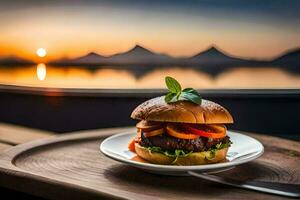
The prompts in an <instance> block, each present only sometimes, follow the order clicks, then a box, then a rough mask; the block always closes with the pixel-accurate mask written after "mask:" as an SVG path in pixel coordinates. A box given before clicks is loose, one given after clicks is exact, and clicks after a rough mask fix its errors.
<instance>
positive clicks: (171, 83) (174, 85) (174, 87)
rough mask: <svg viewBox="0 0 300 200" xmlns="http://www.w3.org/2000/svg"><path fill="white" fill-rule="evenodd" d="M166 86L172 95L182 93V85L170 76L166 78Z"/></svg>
mask: <svg viewBox="0 0 300 200" xmlns="http://www.w3.org/2000/svg"><path fill="white" fill-rule="evenodd" d="M165 82H166V85H167V87H168V89H169V90H170V92H172V93H176V94H178V93H180V92H181V85H180V84H179V83H178V81H177V80H176V79H174V78H172V77H170V76H166V78H165Z"/></svg>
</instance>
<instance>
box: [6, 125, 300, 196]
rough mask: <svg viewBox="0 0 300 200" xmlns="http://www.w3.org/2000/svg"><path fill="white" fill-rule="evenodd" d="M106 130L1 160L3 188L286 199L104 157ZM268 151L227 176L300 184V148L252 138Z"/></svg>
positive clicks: (12, 152) (15, 151)
mask: <svg viewBox="0 0 300 200" xmlns="http://www.w3.org/2000/svg"><path fill="white" fill-rule="evenodd" d="M130 130H133V131H134V129H130V128H124V129H120V128H119V129H106V130H101V131H100V130H98V131H92V132H87V131H86V132H84V133H79V134H78V133H77V134H70V135H65V136H60V137H57V138H51V139H42V140H39V141H34V142H31V143H27V144H23V145H18V146H16V147H14V148H11V149H8V150H7V151H5V152H3V153H2V155H1V156H0V185H1V186H4V187H8V188H13V189H15V190H19V191H22V192H26V193H30V194H34V195H38V196H42V197H46V198H50V199H95V198H112V199H149V200H150V199H151V200H152V199H172V200H173V199H283V197H279V196H274V195H270V194H264V193H258V192H254V191H248V190H243V189H238V188H233V187H229V186H224V185H220V184H216V183H212V182H208V181H205V180H201V179H198V178H194V177H170V176H162V175H153V174H149V173H146V172H143V171H141V170H139V169H135V168H133V167H130V166H127V165H124V164H121V163H118V162H116V161H113V160H111V159H109V158H106V157H105V156H104V155H102V154H101V153H100V152H99V145H100V143H101V141H102V140H103V139H104V138H105V137H106V136H108V135H111V134H115V133H118V132H120V131H130ZM251 136H254V137H255V138H257V139H258V140H260V141H261V142H262V143H263V144H264V146H265V154H264V155H263V156H262V157H261V158H259V159H257V160H256V161H253V162H250V163H247V164H243V165H241V166H239V167H236V168H235V169H233V170H231V171H227V172H224V173H222V174H221V175H222V176H230V177H232V178H235V179H239V180H263V181H273V182H284V183H293V184H300V144H299V143H298V142H293V141H289V140H284V139H279V138H275V137H269V136H261V135H258V134H251Z"/></svg>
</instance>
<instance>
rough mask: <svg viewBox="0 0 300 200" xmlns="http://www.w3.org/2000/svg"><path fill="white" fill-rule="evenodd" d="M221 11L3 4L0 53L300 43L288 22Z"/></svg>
mask: <svg viewBox="0 0 300 200" xmlns="http://www.w3.org/2000/svg"><path fill="white" fill-rule="evenodd" d="M0 11H1V10H0ZM219 15H220V14H219V13H218V15H216V16H209V14H207V13H204V14H203V15H197V14H193V15H189V13H186V14H185V13H179V14H178V13H172V12H167V11H165V12H158V11H156V10H154V11H151V12H149V11H147V10H146V11H144V10H130V9H123V8H122V9H120V8H115V7H105V6H101V7H97V9H95V8H94V7H90V6H80V7H42V8H36V7H33V8H32V7H30V8H26V9H25V8H24V9H16V10H9V11H8V10H4V11H1V12H0V27H1V30H0V56H3V55H18V56H21V57H24V58H28V59H31V60H34V61H37V62H46V61H48V60H51V59H57V58H60V57H76V56H81V55H83V54H86V53H88V52H91V51H94V52H97V53H99V54H102V55H111V54H114V53H118V52H122V51H126V50H128V49H130V48H132V47H133V46H134V45H135V44H140V45H142V46H144V47H146V48H148V49H150V50H153V51H155V52H158V53H167V54H170V55H173V56H191V55H194V54H196V53H198V52H200V51H202V50H205V49H206V48H208V47H209V46H210V45H212V44H215V45H216V46H218V47H219V48H220V49H222V50H224V51H225V52H227V53H229V54H232V55H235V56H241V57H253V58H272V57H274V56H277V55H278V54H281V53H282V52H284V51H286V50H288V49H292V48H296V47H299V46H300V37H299V33H300V31H299V28H293V26H290V27H283V26H282V25H280V24H276V19H274V20H273V21H266V20H265V21H264V20H263V19H264V18H263V19H262V20H258V19H251V18H250V17H247V18H245V19H241V20H240V19H238V18H237V17H236V18H235V17H234V16H229V14H227V13H225V14H224V16H226V17H227V18H225V17H222V16H221V17H220V16H219ZM248 18H249V19H248ZM291 27H292V28H291ZM40 47H43V48H45V49H46V50H47V52H48V55H47V56H46V57H45V58H43V59H40V58H38V57H37V56H36V54H35V52H36V50H37V49H38V48H40Z"/></svg>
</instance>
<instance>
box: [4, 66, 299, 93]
mask: <svg viewBox="0 0 300 200" xmlns="http://www.w3.org/2000/svg"><path fill="white" fill-rule="evenodd" d="M166 75H168V76H173V77H175V78H177V79H178V80H179V81H180V82H181V83H182V85H183V86H184V87H187V86H188V87H194V88H198V89H216V88H219V89H221V88H226V89H230V88H260V89H261V88H300V75H299V74H293V73H290V72H287V71H285V70H282V69H279V68H275V67H264V66H259V67H253V66H251V67H247V66H240V67H234V68H231V69H227V70H225V71H223V72H221V73H219V74H217V75H211V74H209V73H205V72H203V71H200V70H195V69H192V68H189V67H184V68H180V67H171V68H167V67H164V68H154V69H150V70H149V69H138V70H132V69H128V68H127V69H125V68H122V67H119V68H117V67H113V66H107V67H99V68H93V69H88V68H85V67H63V66H60V67H55V66H46V65H45V64H38V65H35V66H19V67H18V66H14V67H9V66H2V67H0V84H8V85H22V86H35V87H57V88H164V87H165V84H164V77H165V76H166Z"/></svg>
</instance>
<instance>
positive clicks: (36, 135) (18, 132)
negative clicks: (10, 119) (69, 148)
mask: <svg viewBox="0 0 300 200" xmlns="http://www.w3.org/2000/svg"><path fill="white" fill-rule="evenodd" d="M53 134H54V133H53V132H49V131H44V130H38V129H32V128H26V127H23V126H18V125H12V124H5V123H0V143H6V144H10V145H17V144H22V143H25V142H30V141H32V140H36V139H41V138H47V137H50V136H53Z"/></svg>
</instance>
